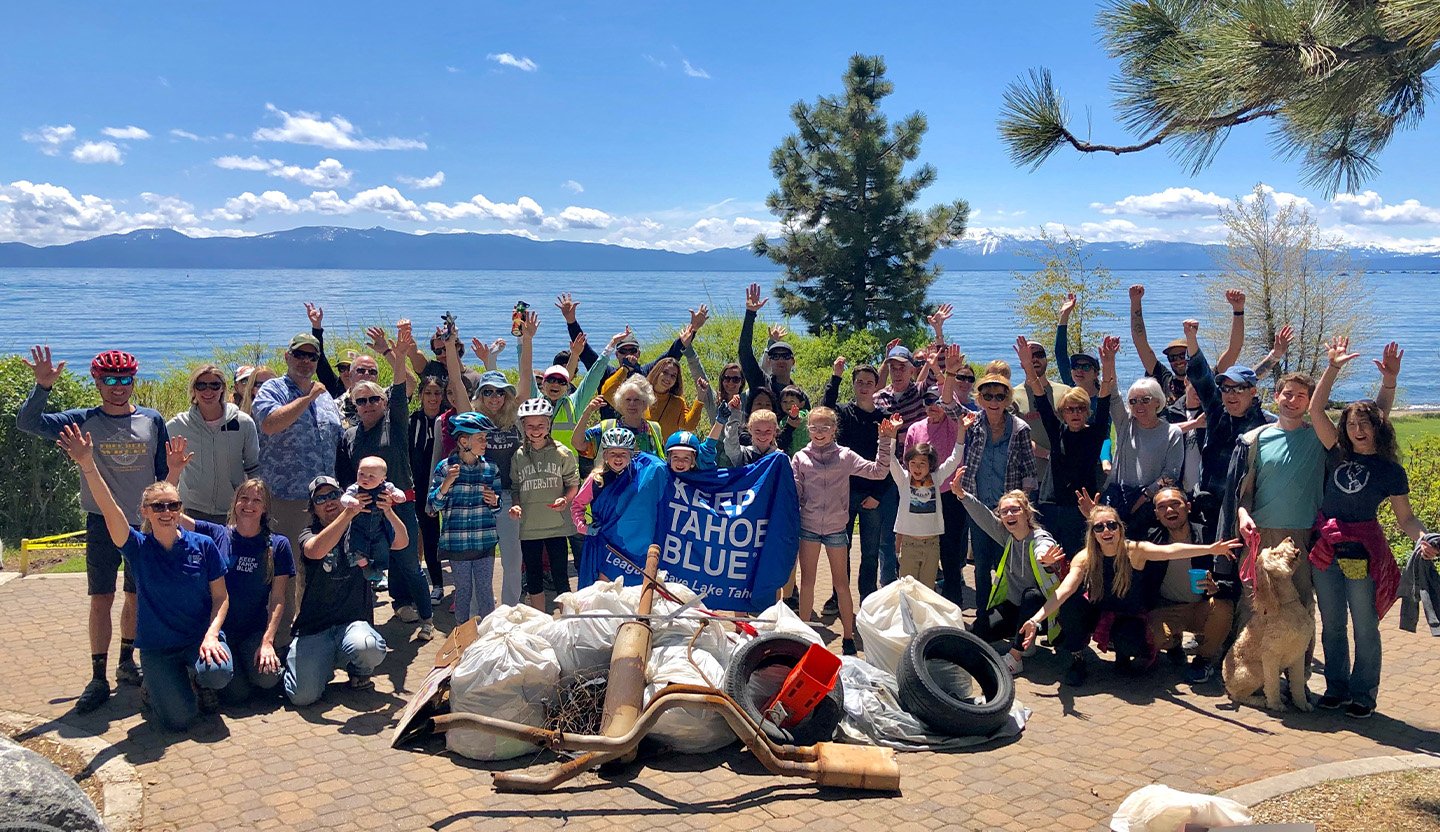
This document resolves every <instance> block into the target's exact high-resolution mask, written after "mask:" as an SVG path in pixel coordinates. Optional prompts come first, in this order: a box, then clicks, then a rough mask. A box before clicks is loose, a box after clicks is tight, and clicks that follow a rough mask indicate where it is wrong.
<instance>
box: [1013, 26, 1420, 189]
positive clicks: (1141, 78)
mask: <svg viewBox="0 0 1440 832" xmlns="http://www.w3.org/2000/svg"><path fill="white" fill-rule="evenodd" d="M1097 26H1098V28H1099V29H1100V38H1101V40H1102V41H1103V42H1104V44H1105V46H1106V48H1107V49H1108V51H1109V53H1110V56H1111V57H1113V58H1116V59H1118V60H1119V61H1120V73H1119V76H1118V77H1117V78H1116V79H1115V82H1114V87H1115V89H1116V94H1117V100H1116V107H1117V109H1118V110H1119V115H1120V118H1121V120H1122V121H1123V122H1124V123H1125V124H1126V126H1127V127H1128V128H1130V129H1131V130H1133V131H1135V132H1136V133H1138V134H1139V135H1140V139H1139V141H1137V142H1135V143H1134V144H1128V145H1112V144H1100V143H1096V142H1091V141H1089V139H1088V137H1083V138H1082V137H1080V136H1076V135H1075V134H1074V133H1072V132H1071V131H1070V129H1069V112H1068V110H1067V108H1066V106H1065V101H1064V99H1063V98H1061V96H1060V93H1059V92H1058V91H1057V90H1056V88H1055V85H1054V83H1053V82H1052V81H1051V78H1050V72H1049V70H1046V69H1038V70H1032V71H1031V73H1030V75H1029V77H1028V78H1022V79H1020V80H1018V81H1015V82H1013V83H1011V85H1010V87H1009V89H1008V90H1007V91H1006V93H1005V105H1004V108H1003V109H1002V111H1001V116H1000V124H999V128H1000V136H1001V138H1002V139H1003V140H1004V142H1005V143H1006V144H1007V145H1008V146H1009V150H1010V158H1011V159H1012V160H1014V162H1015V163H1016V164H1017V165H1031V166H1039V165H1040V164H1041V163H1043V162H1044V161H1045V160H1046V159H1047V158H1049V156H1050V154H1052V153H1054V152H1055V151H1056V150H1058V149H1060V148H1061V147H1063V146H1065V145H1067V144H1068V145H1070V146H1071V147H1073V148H1075V149H1076V150H1078V151H1080V152H1083V153H1097V152H1105V153H1116V154H1120V153H1135V152H1138V151H1142V150H1146V149H1148V148H1151V147H1155V146H1156V145H1160V144H1162V143H1163V144H1164V146H1165V147H1166V148H1167V149H1168V150H1170V152H1171V153H1172V155H1174V156H1175V157H1176V158H1178V159H1179V160H1180V161H1182V162H1184V163H1185V164H1186V165H1187V166H1188V167H1189V168H1190V169H1191V172H1192V173H1193V172H1198V171H1199V170H1200V169H1202V168H1204V167H1205V166H1206V165H1208V164H1209V163H1210V162H1211V160H1213V159H1214V158H1215V155H1216V153H1218V152H1219V150H1220V146H1221V144H1223V143H1224V141H1225V138H1226V136H1228V135H1229V133H1230V130H1231V129H1232V128H1234V127H1238V126H1240V125H1243V124H1246V123H1248V122H1252V121H1270V122H1272V123H1273V124H1274V131H1273V135H1274V137H1275V139H1276V145H1277V149H1278V152H1279V153H1280V155H1282V156H1283V157H1285V158H1298V159H1300V160H1301V169H1302V171H1303V173H1304V175H1305V177H1306V179H1307V181H1309V182H1310V183H1311V184H1312V185H1315V186H1316V187H1320V188H1323V189H1325V190H1326V191H1327V192H1328V193H1334V192H1335V191H1336V190H1337V189H1338V188H1339V187H1340V186H1341V185H1342V184H1343V185H1344V186H1345V188H1346V190H1355V189H1357V188H1358V187H1359V186H1360V185H1361V184H1363V183H1364V181H1365V180H1366V179H1368V178H1370V177H1371V176H1373V175H1374V174H1375V173H1376V172H1377V171H1378V170H1379V168H1378V167H1377V166H1376V163H1375V156H1376V155H1377V154H1378V153H1379V152H1380V151H1381V150H1383V149H1384V148H1385V146H1386V144H1388V143H1389V141H1390V138H1391V136H1393V135H1394V133H1395V132H1396V131H1397V130H1403V129H1406V128H1410V127H1414V126H1415V125H1417V124H1418V123H1419V122H1420V120H1421V119H1422V118H1423V117H1424V114H1425V98H1426V96H1427V94H1428V93H1429V89H1428V87H1427V86H1426V75H1427V73H1430V72H1431V71H1432V70H1434V69H1435V67H1436V64H1437V63H1440V0H1108V2H1107V3H1106V5H1105V7H1104V8H1102V9H1101V11H1100V13H1099V16H1098V18H1097Z"/></svg>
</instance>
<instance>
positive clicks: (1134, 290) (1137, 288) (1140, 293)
mask: <svg viewBox="0 0 1440 832" xmlns="http://www.w3.org/2000/svg"><path fill="white" fill-rule="evenodd" d="M1144 297H1145V287H1144V286H1141V285H1140V284H1139V283H1136V284H1135V285H1134V286H1131V287H1130V302H1131V303H1139V302H1140V300H1141V298H1144Z"/></svg>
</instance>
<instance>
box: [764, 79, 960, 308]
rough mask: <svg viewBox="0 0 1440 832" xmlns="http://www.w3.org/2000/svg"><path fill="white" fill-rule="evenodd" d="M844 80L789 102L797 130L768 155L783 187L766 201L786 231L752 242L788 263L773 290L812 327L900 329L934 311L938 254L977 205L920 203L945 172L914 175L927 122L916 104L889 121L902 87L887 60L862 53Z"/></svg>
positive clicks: (918, 171)
mask: <svg viewBox="0 0 1440 832" xmlns="http://www.w3.org/2000/svg"><path fill="white" fill-rule="evenodd" d="M844 81H845V92H844V94H843V95H841V96H839V97H834V96H821V97H819V98H818V99H817V100H816V101H815V103H814V104H813V105H810V104H807V103H805V102H804V101H801V102H798V103H796V104H795V106H794V107H793V108H791V111H790V117H791V118H792V119H793V120H794V122H795V125H796V127H797V128H798V132H796V133H794V134H792V135H789V136H786V137H785V139H784V141H782V142H781V143H780V146H779V147H777V148H775V150H774V152H773V153H771V155H770V169H771V171H772V172H773V173H774V174H775V178H776V179H777V180H778V181H779V185H780V187H779V188H778V189H777V190H775V191H774V192H772V193H771V194H770V196H769V197H768V199H767V200H766V204H767V205H768V206H769V208H770V210H771V212H772V213H774V214H775V215H776V216H778V217H780V218H781V220H782V222H783V225H784V229H785V231H784V236H783V239H782V241H780V242H778V243H772V242H770V241H768V240H766V239H765V238H764V236H763V235H762V236H760V237H757V238H756V239H755V242H754V246H753V247H754V250H755V253H756V254H757V255H759V256H762V257H769V258H770V259H771V260H772V261H774V262H775V263H777V264H779V265H781V266H784V267H785V276H784V278H783V279H782V280H781V282H780V285H779V286H777V287H776V291H775V295H776V297H778V298H779V299H780V307H781V309H783V310H784V311H785V312H786V313H787V314H791V315H799V316H801V317H802V318H804V320H805V321H806V322H807V323H808V324H809V327H810V331H811V332H819V331H821V330H825V329H829V328H838V329H840V330H844V331H857V330H863V329H866V328H867V327H869V326H871V325H875V326H878V327H881V328H886V329H890V330H901V329H905V328H907V327H912V326H913V325H914V324H915V322H916V321H917V320H922V319H923V317H924V316H925V315H926V314H927V313H928V311H929V310H928V309H927V306H926V302H925V292H926V290H927V289H928V288H929V286H930V284H931V283H933V282H934V280H935V278H936V277H937V276H938V275H939V274H940V272H941V267H939V266H931V265H929V261H930V258H931V256H932V255H934V253H935V251H936V249H938V248H940V247H941V246H948V245H950V244H952V243H954V242H955V241H957V240H959V239H960V237H961V236H963V235H964V233H965V226H966V222H967V221H968V219H969V216H970V207H969V205H967V204H966V203H965V202H964V201H963V200H959V201H956V202H954V203H952V204H949V205H937V206H934V207H932V208H930V209H929V210H927V211H923V212H922V211H919V210H917V209H915V208H913V207H911V206H912V205H913V203H914V202H915V200H916V199H917V198H918V197H919V195H920V192H921V191H923V190H924V189H925V188H927V187H929V186H930V185H931V184H933V183H934V182H935V177H936V172H935V169H934V168H933V167H931V166H930V165H921V166H920V167H919V168H917V169H916V170H915V171H914V172H913V173H912V174H911V175H909V176H905V175H904V168H905V164H906V163H907V162H910V161H913V160H914V159H915V158H916V157H917V156H919V155H920V139H921V137H922V136H924V135H925V130H926V128H927V123H926V120H925V116H924V114H923V113H918V112H917V113H912V114H911V115H909V116H906V117H905V118H904V119H902V120H900V121H899V122H898V123H897V124H895V125H894V126H893V127H892V126H890V124H889V122H888V120H887V119H886V117H885V114H884V113H882V112H881V111H880V102H881V100H882V99H883V98H885V96H887V95H889V94H890V93H891V92H892V91H893V90H894V85H893V84H892V83H890V81H888V80H886V78H885V61H884V60H883V59H882V58H879V57H868V56H864V55H854V56H852V57H851V58H850V66H849V69H848V70H847V71H846V73H845V77H844Z"/></svg>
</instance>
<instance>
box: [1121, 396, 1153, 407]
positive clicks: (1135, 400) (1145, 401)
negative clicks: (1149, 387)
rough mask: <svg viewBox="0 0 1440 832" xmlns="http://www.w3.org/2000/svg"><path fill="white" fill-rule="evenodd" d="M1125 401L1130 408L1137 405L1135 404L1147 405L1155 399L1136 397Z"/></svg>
mask: <svg viewBox="0 0 1440 832" xmlns="http://www.w3.org/2000/svg"><path fill="white" fill-rule="evenodd" d="M1126 401H1127V402H1129V403H1130V406H1131V407H1134V406H1135V405H1137V404H1149V403H1151V402H1153V401H1155V397H1154V396H1136V397H1135V398H1133V399H1126Z"/></svg>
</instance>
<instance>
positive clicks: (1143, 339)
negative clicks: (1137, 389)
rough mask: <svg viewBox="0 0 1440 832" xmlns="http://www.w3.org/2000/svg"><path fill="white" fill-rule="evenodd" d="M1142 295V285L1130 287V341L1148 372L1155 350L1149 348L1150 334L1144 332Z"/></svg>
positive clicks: (1153, 363) (1153, 360)
mask: <svg viewBox="0 0 1440 832" xmlns="http://www.w3.org/2000/svg"><path fill="white" fill-rule="evenodd" d="M1144 297H1145V287H1144V286H1141V285H1140V284H1138V283H1137V284H1135V285H1134V286H1131V287H1130V341H1131V343H1133V344H1134V345H1135V353H1136V355H1138V356H1140V365H1141V368H1142V369H1144V370H1145V372H1147V373H1148V372H1150V371H1151V369H1153V368H1154V367H1155V351H1154V350H1152V349H1150V336H1149V335H1147V334H1146V332H1145V313H1144V310H1143V309H1141V301H1142V299H1143V298H1144Z"/></svg>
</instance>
